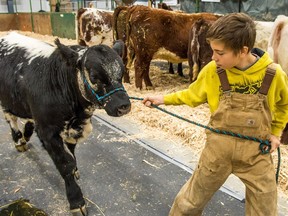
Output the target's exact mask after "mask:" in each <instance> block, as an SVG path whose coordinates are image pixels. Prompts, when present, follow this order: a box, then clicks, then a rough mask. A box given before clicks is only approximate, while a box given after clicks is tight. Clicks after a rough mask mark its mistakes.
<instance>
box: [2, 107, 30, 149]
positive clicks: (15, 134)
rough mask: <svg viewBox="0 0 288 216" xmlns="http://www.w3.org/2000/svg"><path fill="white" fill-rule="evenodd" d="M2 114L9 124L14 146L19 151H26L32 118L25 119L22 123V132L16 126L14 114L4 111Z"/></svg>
mask: <svg viewBox="0 0 288 216" xmlns="http://www.w3.org/2000/svg"><path fill="white" fill-rule="evenodd" d="M4 116H5V119H6V121H7V122H8V124H9V126H10V129H11V135H12V139H13V141H14V143H15V148H16V149H17V150H18V151H19V152H24V151H26V150H27V149H28V146H27V142H28V141H29V140H30V137H31V136H32V134H33V130H34V123H33V122H32V120H27V121H26V123H25V125H24V131H23V133H22V132H21V131H20V130H19V128H18V123H17V120H18V118H17V117H16V116H15V115H13V114H11V113H9V112H5V111H4Z"/></svg>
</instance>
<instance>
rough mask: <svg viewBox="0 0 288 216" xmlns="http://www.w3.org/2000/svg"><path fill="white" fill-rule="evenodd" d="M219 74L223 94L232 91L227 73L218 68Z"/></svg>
mask: <svg viewBox="0 0 288 216" xmlns="http://www.w3.org/2000/svg"><path fill="white" fill-rule="evenodd" d="M217 74H218V76H219V79H220V83H221V86H222V90H223V92H228V91H231V87H230V85H229V82H228V78H227V74H226V71H225V70H224V69H222V68H220V67H217Z"/></svg>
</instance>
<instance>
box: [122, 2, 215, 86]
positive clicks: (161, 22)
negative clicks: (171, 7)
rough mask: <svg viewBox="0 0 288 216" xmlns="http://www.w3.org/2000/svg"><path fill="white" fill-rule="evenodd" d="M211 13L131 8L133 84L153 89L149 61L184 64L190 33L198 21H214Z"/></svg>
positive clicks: (129, 44) (129, 31) (129, 41)
mask: <svg viewBox="0 0 288 216" xmlns="http://www.w3.org/2000/svg"><path fill="white" fill-rule="evenodd" d="M219 17H220V16H219V15H216V14H212V13H195V14H186V13H179V12H174V11H167V10H162V9H155V8H149V7H146V6H132V7H131V8H129V9H128V14H127V19H128V22H127V26H126V31H127V42H126V43H127V48H128V67H129V66H131V65H132V63H133V62H134V68H135V82H136V83H135V84H136V87H137V88H140V89H142V81H143V80H144V82H145V85H146V87H147V88H151V87H152V83H151V80H150V78H149V66H150V63H151V60H152V59H157V58H158V59H165V60H168V61H170V62H172V63H180V62H183V61H187V60H188V59H187V53H188V41H189V30H190V28H191V26H192V24H193V23H194V22H196V21H197V20H199V19H200V18H202V19H205V20H210V21H213V20H217V19H218V18H219Z"/></svg>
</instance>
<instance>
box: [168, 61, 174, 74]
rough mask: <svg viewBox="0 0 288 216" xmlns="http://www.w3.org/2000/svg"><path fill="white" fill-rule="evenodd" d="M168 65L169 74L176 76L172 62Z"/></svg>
mask: <svg viewBox="0 0 288 216" xmlns="http://www.w3.org/2000/svg"><path fill="white" fill-rule="evenodd" d="M168 64H169V73H170V74H174V68H173V64H172V63H171V62H168Z"/></svg>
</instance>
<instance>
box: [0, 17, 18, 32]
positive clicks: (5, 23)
mask: <svg viewBox="0 0 288 216" xmlns="http://www.w3.org/2000/svg"><path fill="white" fill-rule="evenodd" d="M0 23H1V25H0V31H9V30H17V29H18V22H17V17H16V16H15V15H14V14H0Z"/></svg>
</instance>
